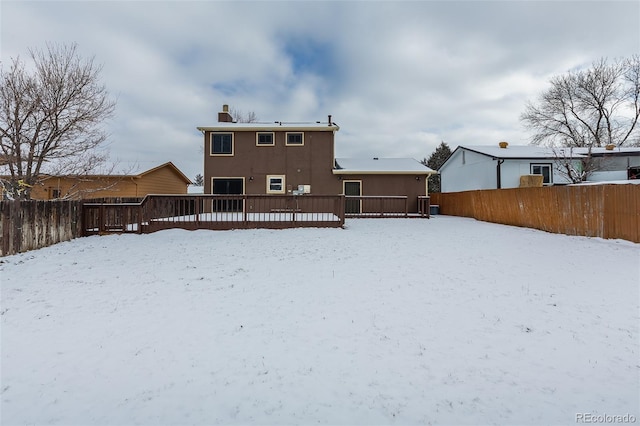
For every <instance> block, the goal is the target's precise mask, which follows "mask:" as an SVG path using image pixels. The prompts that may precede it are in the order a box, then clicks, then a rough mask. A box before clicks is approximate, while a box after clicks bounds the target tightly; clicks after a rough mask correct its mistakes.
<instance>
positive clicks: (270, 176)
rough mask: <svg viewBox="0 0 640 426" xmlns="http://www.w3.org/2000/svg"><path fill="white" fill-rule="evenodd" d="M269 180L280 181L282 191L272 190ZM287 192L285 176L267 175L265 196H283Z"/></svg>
mask: <svg viewBox="0 0 640 426" xmlns="http://www.w3.org/2000/svg"><path fill="white" fill-rule="evenodd" d="M271 179H282V189H281V190H279V191H278V190H272V189H271ZM286 191H287V183H286V177H285V175H267V194H285V193H286Z"/></svg>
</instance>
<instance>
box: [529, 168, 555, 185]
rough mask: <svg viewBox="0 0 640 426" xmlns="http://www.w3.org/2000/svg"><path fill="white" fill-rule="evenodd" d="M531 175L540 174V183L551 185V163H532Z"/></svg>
mask: <svg viewBox="0 0 640 426" xmlns="http://www.w3.org/2000/svg"><path fill="white" fill-rule="evenodd" d="M531 174H532V175H542V183H544V184H545V185H551V184H552V183H553V175H552V173H551V164H532V165H531Z"/></svg>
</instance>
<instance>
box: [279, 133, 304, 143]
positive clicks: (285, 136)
mask: <svg viewBox="0 0 640 426" xmlns="http://www.w3.org/2000/svg"><path fill="white" fill-rule="evenodd" d="M298 134H300V135H302V143H289V135H298ZM284 144H285V145H286V146H304V132H286V133H285V135H284Z"/></svg>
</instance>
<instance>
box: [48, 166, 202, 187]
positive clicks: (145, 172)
mask: <svg viewBox="0 0 640 426" xmlns="http://www.w3.org/2000/svg"><path fill="white" fill-rule="evenodd" d="M167 166H169V167H171V168H172V169H173V170H174V171H175V172H176V173H177V174H178V175H179V176H180V177H181V178H182V179H183V180H184V181H185V183H187V184H188V185H191V184H193V182H192V181H191V179H189V178H188V177H187V176H186V175H185V174H184V173H182V172H181V171H180V169H179V168H177V167H176V165H175V164H173V163H172V162H171V161H168V162H166V163H164V164H161V165H159V166H156V167H153V168H151V169H149V170H146V171H144V172H141V173H137V174H130V175H121V174H117V175H116V174H113V175H105V174H100V175H94V174H86V175H50V174H48V173H43V174H41V175H40V176H41V177H42V180H47V179H58V178H71V179H73V178H119V179H124V178H129V179H140V178H142V176H144V175H146V174H149V173H151V172H154V171H156V170H159V169H161V168H163V167H167Z"/></svg>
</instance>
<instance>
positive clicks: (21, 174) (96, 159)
mask: <svg viewBox="0 0 640 426" xmlns="http://www.w3.org/2000/svg"><path fill="white" fill-rule="evenodd" d="M29 57H30V59H31V60H32V62H33V67H29V68H28V67H27V66H26V65H25V63H24V62H23V61H21V60H20V58H15V59H12V62H11V64H10V66H9V67H8V69H4V68H3V69H0V80H1V83H0V84H1V85H0V155H2V156H3V157H4V158H5V162H6V166H5V167H6V169H8V176H7V177H6V178H4V179H3V180H4V181H3V182H2V183H3V186H4V189H5V191H6V194H8V196H10V197H15V198H22V199H28V198H30V194H31V188H32V187H33V185H36V184H37V183H38V181H39V178H40V176H41V175H43V174H45V173H46V174H72V175H79V176H80V175H86V174H88V173H89V172H91V171H92V170H94V169H95V168H96V167H97V166H99V165H101V164H103V163H104V162H105V161H106V159H107V154H106V152H105V151H104V150H103V149H100V148H101V145H102V144H103V143H104V142H105V141H106V138H107V133H106V131H105V129H104V128H103V124H104V121H105V120H106V119H108V118H110V117H111V116H112V114H113V112H114V110H115V101H113V100H112V99H111V98H110V97H109V95H108V93H107V90H106V88H105V86H104V85H102V84H101V83H100V78H99V77H100V72H101V69H102V67H101V66H99V65H96V64H95V62H94V58H89V59H83V58H81V57H80V55H79V52H78V47H77V45H76V44H72V45H47V46H46V49H43V50H40V49H31V50H29Z"/></svg>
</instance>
